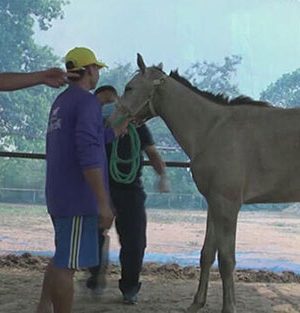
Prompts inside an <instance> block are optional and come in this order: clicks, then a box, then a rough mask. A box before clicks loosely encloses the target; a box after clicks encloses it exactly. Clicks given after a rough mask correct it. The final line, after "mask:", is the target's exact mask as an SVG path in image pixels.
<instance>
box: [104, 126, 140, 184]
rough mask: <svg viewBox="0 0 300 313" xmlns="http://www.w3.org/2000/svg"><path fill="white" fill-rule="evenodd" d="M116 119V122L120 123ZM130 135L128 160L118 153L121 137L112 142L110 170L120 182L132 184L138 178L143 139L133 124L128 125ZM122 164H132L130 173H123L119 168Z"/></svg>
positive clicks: (112, 175)
mask: <svg viewBox="0 0 300 313" xmlns="http://www.w3.org/2000/svg"><path fill="white" fill-rule="evenodd" d="M119 122H120V121H116V122H115V123H114V124H117V123H119ZM128 135H129V139H130V150H131V151H130V152H131V153H130V154H131V155H130V157H129V158H128V159H126V160H124V159H121V158H120V157H119V155H118V144H119V138H117V139H115V140H114V141H113V143H112V151H111V156H110V162H109V170H110V174H111V177H112V178H113V179H114V180H115V181H116V182H118V183H122V184H130V183H132V182H133V181H134V179H135V178H136V175H137V172H138V169H139V167H140V162H141V160H140V151H141V141H140V138H139V135H138V133H137V131H136V129H135V127H134V126H133V125H132V124H129V125H128ZM120 164H130V166H131V168H130V171H129V173H123V172H122V171H120V170H119V168H118V166H119V165H120Z"/></svg>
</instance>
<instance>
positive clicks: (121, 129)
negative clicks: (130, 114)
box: [112, 117, 132, 137]
mask: <svg viewBox="0 0 300 313" xmlns="http://www.w3.org/2000/svg"><path fill="white" fill-rule="evenodd" d="M131 120H132V119H131V118H122V117H121V118H120V120H119V121H118V122H117V123H116V125H114V124H112V125H113V130H114V132H115V135H116V137H119V136H123V135H126V134H127V133H128V124H129V123H130V121H131ZM115 121H116V120H115Z"/></svg>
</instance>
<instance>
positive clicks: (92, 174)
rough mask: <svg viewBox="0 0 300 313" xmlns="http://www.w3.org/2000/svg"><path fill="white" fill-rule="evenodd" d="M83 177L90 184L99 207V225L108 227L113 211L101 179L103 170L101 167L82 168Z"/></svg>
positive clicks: (103, 227) (104, 227)
mask: <svg viewBox="0 0 300 313" xmlns="http://www.w3.org/2000/svg"><path fill="white" fill-rule="evenodd" d="M83 175H84V178H85V179H86V181H87V183H88V184H89V185H90V187H91V189H92V190H93V192H94V194H95V195H96V198H97V202H98V204H99V207H100V208H101V209H100V214H99V215H100V225H99V227H100V228H101V229H109V228H110V227H111V224H112V222H113V217H114V216H113V213H112V210H111V207H110V200H109V196H108V194H107V192H106V188H105V183H104V179H103V176H104V175H103V172H102V170H101V168H90V169H85V170H83Z"/></svg>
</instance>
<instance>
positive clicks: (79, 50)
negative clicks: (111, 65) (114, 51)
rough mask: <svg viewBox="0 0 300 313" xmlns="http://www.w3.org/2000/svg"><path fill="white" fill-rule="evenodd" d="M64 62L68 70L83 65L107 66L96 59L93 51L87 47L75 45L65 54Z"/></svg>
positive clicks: (75, 69) (79, 67)
mask: <svg viewBox="0 0 300 313" xmlns="http://www.w3.org/2000/svg"><path fill="white" fill-rule="evenodd" d="M65 64H66V68H67V70H68V71H78V70H80V69H81V68H83V67H84V66H87V65H91V64H96V65H98V66H99V68H103V67H107V65H106V64H105V63H103V62H101V61H99V60H97V58H96V55H95V53H94V52H93V51H92V50H91V49H88V48H84V47H75V48H74V49H72V50H70V51H69V52H68V53H67V54H66V56H65Z"/></svg>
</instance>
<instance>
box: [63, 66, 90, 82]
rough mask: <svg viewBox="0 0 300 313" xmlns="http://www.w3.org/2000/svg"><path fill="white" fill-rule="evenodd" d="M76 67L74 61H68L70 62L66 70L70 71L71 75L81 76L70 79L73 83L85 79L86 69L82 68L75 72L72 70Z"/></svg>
mask: <svg viewBox="0 0 300 313" xmlns="http://www.w3.org/2000/svg"><path fill="white" fill-rule="evenodd" d="M74 67H75V65H74V63H73V62H72V61H68V62H67V63H66V69H67V70H68V71H70V72H71V73H74V74H78V75H79V76H78V77H70V78H69V80H70V81H73V82H77V81H79V80H80V79H81V78H82V77H83V75H84V73H85V70H86V68H85V67H82V68H80V69H78V70H75V71H74V70H72V69H73V68H74Z"/></svg>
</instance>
